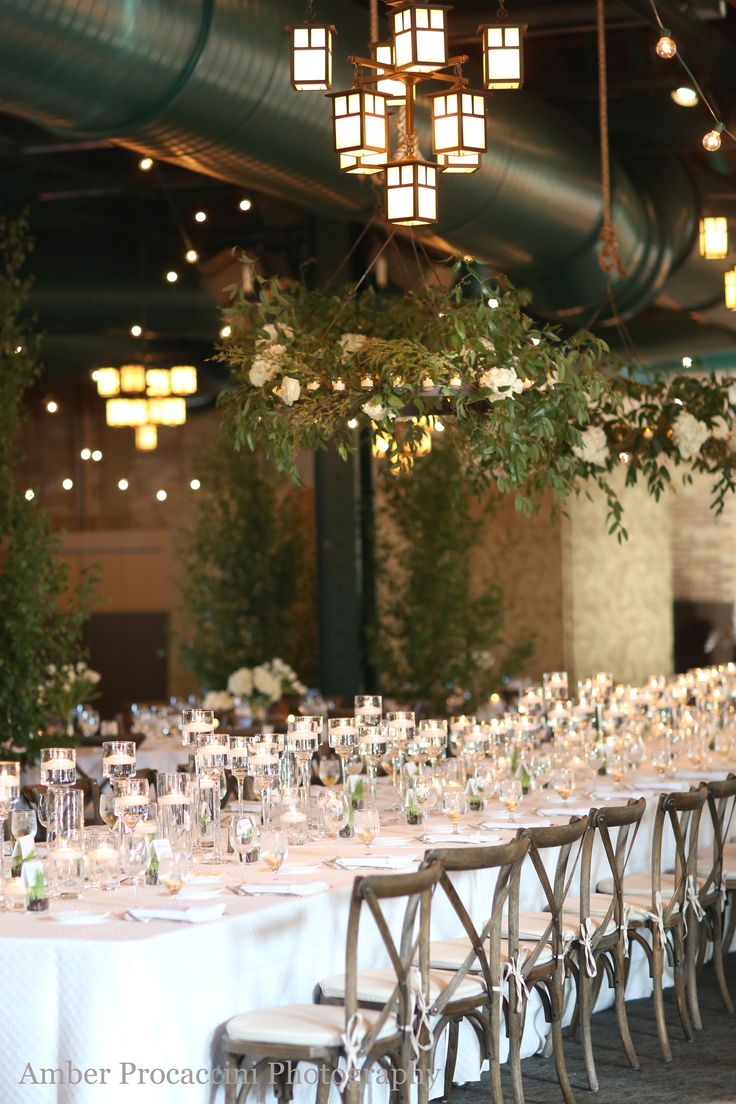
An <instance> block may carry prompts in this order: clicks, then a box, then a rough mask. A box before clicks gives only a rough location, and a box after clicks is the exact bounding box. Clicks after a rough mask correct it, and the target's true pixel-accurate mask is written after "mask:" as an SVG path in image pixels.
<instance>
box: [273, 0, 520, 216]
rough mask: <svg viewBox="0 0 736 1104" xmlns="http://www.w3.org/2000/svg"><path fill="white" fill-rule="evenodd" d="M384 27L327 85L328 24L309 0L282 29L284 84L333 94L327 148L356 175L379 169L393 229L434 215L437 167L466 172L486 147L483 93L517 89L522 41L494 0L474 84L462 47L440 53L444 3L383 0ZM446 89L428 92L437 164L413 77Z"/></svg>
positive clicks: (443, 39) (329, 61)
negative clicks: (339, 85)
mask: <svg viewBox="0 0 736 1104" xmlns="http://www.w3.org/2000/svg"><path fill="white" fill-rule="evenodd" d="M386 3H387V4H388V6H389V8H390V9H391V14H390V18H391V27H392V34H391V37H390V39H389V40H388V41H387V42H371V43H370V44H369V49H370V52H371V56H370V57H356V56H352V57H350V58H349V60H350V61H351V62H352V64H353V66H354V69H355V76H354V79H353V86H352V88H350V89H347V90H346V91H344V92H332V91H331V89H332V53H333V39H334V36H335V34H336V33H337V32H336V30H335V27H334V26H333V25H332V24H328V23H317V22H315V17H314V4H313V0H309V3H308V4H307V14H306V21H305V23H303V24H301V25H300V26H293V27H287V28H286V30H287V31H288V32H289V34H290V35H291V84H292V88H294V90H295V91H297V92H311V91H317V92H325V93H326V94H327V95H328V96H329V98H330V99H331V101H332V117H333V126H334V139H335V149H336V151H337V153H338V155H339V159H340V168H341V170H342V171H343V172H345V173H351V174H356V175H360V176H366V175H373V174H376V173H380V172H384V173H385V202H386V207H385V210H386V218H387V220H388V221H389V222H392V223H394V224H395V225H397V226H424V225H427V224H429V223H434V222H436V221H437V217H438V216H437V179H438V174H439V173H443V172H446V173H471V172H475V171H476V170H477V169H478V168H479V167H480V159H481V156H482V154H484V153H485V152H486V150H487V138H486V99H487V97H488V95H489V92H490V91H491V90H498V89H516V88H521V85H522V81H523V58H522V40H523V36H524V31H525V30H526V27H525V26H524V25H522V24H510V23H507V22H506V10H505V7H504V3H503V0H500V5H499V10H498V22H497V23H488V24H485V25H484V26H482V27H479V28H478V34H479V35H480V36H481V46H482V52H483V82H484V86H485V87H484V88H483V89H482V90H473V89H471V88H469V87H468V80H467V78H466V77H465V76H464V75H463V68H462V67H463V65H464V64H465V63H466V62H467V61H468V57H467V55H465V54H461V55H458V56H457V57H448V46H447V13H448V12H449V11H451V10H452V9H451V8H450V7H448V6H447V5H446V4H423V3H419V2H418V0H386ZM427 81H433V82H439V83H441V84H445V85H447V86H448V87H447V88H445V89H442V90H441V91H436V92H434V93H432V94H430V96H429V100H430V103H431V107H432V150H433V153H434V154H435V155H436V157H437V160H436V161H429V160H427V159H426V158H424V157H423V156H422V155H421V153H420V150H419V143H418V139H417V133H416V127H415V114H414V109H415V104H416V98H417V91H418V87H419V85H420V84H422V83H424V82H427ZM392 108H393V109H395V110H398V111H399V113H400V119H399V123H400V127H399V142H398V147H397V149H396V150H395V151H394V152H392V149H391V138H390V131H389V118H390V115H391V113H392V112H391V109H392Z"/></svg>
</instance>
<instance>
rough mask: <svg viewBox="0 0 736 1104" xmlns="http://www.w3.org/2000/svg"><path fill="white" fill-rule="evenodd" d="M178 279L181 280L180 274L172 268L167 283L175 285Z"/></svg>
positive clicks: (167, 275) (168, 273)
mask: <svg viewBox="0 0 736 1104" xmlns="http://www.w3.org/2000/svg"><path fill="white" fill-rule="evenodd" d="M178 279H179V273H178V272H175V271H174V269H173V268H170V269H169V271H168V272H167V273H166V281H167V283H169V284H175V283H176V281H177V280H178Z"/></svg>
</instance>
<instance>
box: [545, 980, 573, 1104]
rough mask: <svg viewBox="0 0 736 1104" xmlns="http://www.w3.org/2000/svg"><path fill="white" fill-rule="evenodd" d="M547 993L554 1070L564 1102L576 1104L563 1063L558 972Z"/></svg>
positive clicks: (563, 1046) (561, 999)
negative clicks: (550, 1008) (550, 1007)
mask: <svg viewBox="0 0 736 1104" xmlns="http://www.w3.org/2000/svg"><path fill="white" fill-rule="evenodd" d="M549 995H550V1001H551V1003H552V1047H553V1054H554V1059H555V1072H556V1073H557V1080H558V1081H559V1084H560V1089H561V1090H562V1096H563V1098H564V1100H565V1104H576V1101H575V1094H574V1093H573V1091H572V1085H571V1084H570V1079H569V1077H568V1076H567V1066H566V1065H565V1044H564V1039H563V1035H562V1005H563V995H562V983H561V980H560V977H559V974H555V976H554V977H553V979H552V981H551V982H550V984H549Z"/></svg>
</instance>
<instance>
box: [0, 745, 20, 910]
mask: <svg viewBox="0 0 736 1104" xmlns="http://www.w3.org/2000/svg"><path fill="white" fill-rule="evenodd" d="M19 797H20V763H17V762H15V761H14V760H4V761H0V909H2V908H3V889H4V877H5V875H4V869H3V868H4V855H5V821H6V820H7V818H8V817H9V816H10V813H11V810H12V808H13V806H14V805H15V803H16V801H17V800H18V798H19Z"/></svg>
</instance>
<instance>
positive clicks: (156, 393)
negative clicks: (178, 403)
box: [146, 368, 171, 398]
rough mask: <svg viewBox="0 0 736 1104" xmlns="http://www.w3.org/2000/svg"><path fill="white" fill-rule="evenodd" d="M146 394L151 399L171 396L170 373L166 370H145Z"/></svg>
mask: <svg viewBox="0 0 736 1104" xmlns="http://www.w3.org/2000/svg"><path fill="white" fill-rule="evenodd" d="M146 394H147V395H149V396H151V397H153V398H161V397H162V396H163V395H170V394H171V373H170V372H169V370H168V368H147V369H146Z"/></svg>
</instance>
